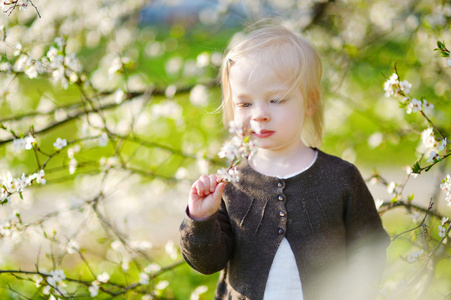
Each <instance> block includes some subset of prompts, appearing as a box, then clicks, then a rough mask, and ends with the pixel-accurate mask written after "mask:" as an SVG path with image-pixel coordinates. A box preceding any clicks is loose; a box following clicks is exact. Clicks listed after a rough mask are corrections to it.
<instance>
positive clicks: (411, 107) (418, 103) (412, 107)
mask: <svg viewBox="0 0 451 300" xmlns="http://www.w3.org/2000/svg"><path fill="white" fill-rule="evenodd" d="M406 100H407V101H408V104H407V113H408V114H411V113H413V112H414V113H416V112H419V111H424V112H426V113H431V112H432V110H433V109H434V104H432V103H429V102H428V101H427V100H426V99H423V100H418V99H416V98H412V100H409V99H408V98H407V99H406Z"/></svg>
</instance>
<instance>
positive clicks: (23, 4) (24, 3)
mask: <svg viewBox="0 0 451 300" xmlns="http://www.w3.org/2000/svg"><path fill="white" fill-rule="evenodd" d="M27 7H28V0H22V1H20V2H19V10H26V9H27Z"/></svg>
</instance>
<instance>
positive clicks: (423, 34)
mask: <svg viewBox="0 0 451 300" xmlns="http://www.w3.org/2000/svg"><path fill="white" fill-rule="evenodd" d="M15 5H16V6H15ZM2 7H3V11H4V12H5V13H3V15H1V17H0V20H1V21H0V22H1V23H0V24H1V25H0V26H1V27H0V39H1V41H0V57H1V60H0V78H1V79H0V96H1V98H0V123H1V124H2V129H0V176H3V177H0V178H2V184H3V185H4V186H7V184H6V183H7V182H8V180H11V178H19V177H21V176H22V174H25V175H24V176H30V175H32V174H35V173H39V171H40V170H44V172H45V175H44V177H43V178H45V184H43V182H42V180H41V179H39V180H38V179H37V177H36V178H35V180H34V181H33V184H31V185H28V186H26V187H25V188H23V190H19V191H18V187H16V188H15V189H14V188H11V187H10V190H9V191H10V192H13V193H12V194H11V195H10V196H9V198H8V199H7V200H8V201H7V202H5V203H4V204H3V205H2V206H0V223H1V224H0V225H1V227H0V228H1V230H0V234H1V239H0V272H1V273H2V274H1V277H0V287H1V289H0V298H1V299H52V298H51V297H54V298H60V299H72V298H73V297H77V298H86V299H89V298H91V296H96V297H98V298H100V299H111V298H114V297H117V298H118V299H119V298H121V299H213V295H214V290H215V286H216V282H217V274H216V275H211V276H203V275H200V274H197V273H196V272H195V271H192V270H191V269H190V268H189V267H188V266H187V265H186V264H185V263H183V259H182V258H181V256H180V253H179V251H178V248H177V247H178V238H179V237H178V227H179V225H180V223H181V221H182V219H183V217H184V212H185V207H186V204H187V194H188V189H189V187H190V185H191V183H192V182H193V181H194V180H195V179H197V177H198V176H199V175H201V174H208V173H212V172H213V173H214V172H216V170H217V169H218V168H220V167H221V166H223V165H225V164H226V163H227V162H226V161H223V160H220V159H219V158H218V156H217V153H218V151H219V150H220V148H221V145H222V143H223V142H224V140H225V139H227V138H228V133H227V130H225V129H224V128H223V125H222V123H221V114H220V111H218V110H217V109H218V107H219V105H220V101H221V94H220V88H219V85H218V82H217V73H218V69H219V65H220V64H221V62H222V59H223V53H224V48H225V47H226V45H227V43H228V42H229V41H230V39H231V38H232V37H233V35H234V34H236V33H237V32H239V31H240V30H242V29H243V28H245V27H246V26H248V25H251V24H253V23H255V22H257V21H261V20H262V19H265V18H271V19H273V20H276V22H279V23H282V24H284V25H285V26H287V27H289V28H292V29H295V30H298V31H299V32H301V33H302V34H303V35H304V36H305V37H306V38H307V39H308V40H309V41H311V42H312V44H313V45H315V46H316V47H317V48H318V49H319V51H320V52H321V53H322V59H323V89H324V94H325V100H326V131H325V136H324V142H323V146H322V148H321V149H322V150H323V151H325V152H328V153H330V154H333V155H336V156H339V157H342V158H343V159H346V160H348V161H350V162H352V163H354V164H356V165H357V166H358V167H359V169H360V170H361V172H362V174H363V176H364V178H365V179H368V185H369V187H370V189H371V191H372V192H373V195H374V198H375V200H376V203H377V204H378V206H379V205H381V204H382V201H383V202H384V204H383V205H382V206H381V207H380V211H381V216H382V220H383V223H384V226H385V228H386V230H387V231H388V233H389V234H390V235H392V236H395V235H396V234H400V233H403V232H405V231H408V232H406V233H404V234H403V235H401V236H400V237H399V238H397V239H396V240H395V241H393V242H392V244H391V245H390V246H389V248H388V259H389V260H388V265H387V270H386V274H385V276H384V280H383V282H382V288H383V289H382V291H381V295H380V297H379V299H449V297H450V293H451V271H450V270H451V260H450V258H451V251H450V240H449V237H445V238H444V239H442V233H441V232H440V228H439V227H438V226H439V225H440V224H441V225H440V226H442V227H443V228H445V229H447V230H448V228H449V222H446V221H445V222H444V223H441V217H451V207H450V206H449V205H448V203H449V201H446V200H445V198H446V195H445V191H443V189H441V188H440V184H442V182H441V180H443V179H444V178H445V177H446V175H447V174H450V173H451V169H450V167H449V163H448V162H447V160H446V159H445V160H443V161H442V162H440V163H438V164H436V165H434V166H433V167H432V168H431V170H430V171H429V172H423V173H422V174H421V175H419V176H418V177H417V178H413V176H410V177H409V179H408V181H406V178H407V177H408V172H407V171H406V170H407V167H408V166H411V165H413V164H414V163H415V162H416V161H417V160H418V159H420V158H421V156H422V155H423V154H424V155H426V156H425V157H424V159H423V160H422V161H421V164H422V165H426V159H427V158H428V156H427V155H428V152H426V150H427V149H425V148H424V145H423V143H422V139H421V133H422V132H423V131H424V130H425V129H426V128H427V127H428V126H430V124H429V125H428V123H427V121H426V120H425V118H424V117H422V116H421V114H420V113H411V114H407V112H406V108H405V107H400V105H399V102H400V101H401V102H402V101H403V99H402V97H398V98H395V97H385V95H384V82H386V80H387V79H388V78H389V77H390V76H391V75H392V73H393V72H394V66H395V64H396V67H397V71H398V73H399V76H400V78H401V80H407V81H408V82H410V83H411V84H412V88H411V89H410V95H412V97H414V98H417V99H427V101H428V102H430V103H432V104H433V105H434V109H433V110H432V111H431V112H430V113H428V115H427V116H428V117H429V118H430V120H431V122H433V124H434V125H435V126H436V129H437V130H439V131H440V132H442V133H443V134H444V135H445V136H448V137H449V135H447V134H449V132H450V131H451V126H450V124H451V123H450V114H451V104H450V98H451V97H450V95H451V84H450V83H451V66H450V65H451V61H450V60H449V57H442V55H441V54H440V52H439V51H434V49H435V48H437V41H441V42H443V43H445V45H446V46H447V47H448V49H449V48H451V46H448V45H451V32H450V23H451V4H449V3H448V2H447V1H438V0H400V1H388V0H387V1H384V0H374V1H358V0H337V1H325V0H316V1H315V0H306V1H303V0H302V1H301V0H299V1H295V0H267V1H234V0H223V1H221V0H210V1H209V0H204V1H202V0H192V1H181V0H169V1H144V0H122V1H116V0H78V1H47V0H34V1H33V2H31V1H12V2H11V1H4V2H3V4H2ZM30 133H31V136H30V135H29V134H30ZM27 138H28V139H30V138H32V139H33V138H34V141H35V143H34V146H33V143H32V142H33V140H28V142H30V143H29V144H28V146H27V144H26V139H27ZM57 138H60V139H62V140H65V142H66V144H64V142H61V143H62V144H59V143H56V141H57ZM20 141H24V142H23V143H22V142H20ZM54 143H56V144H54ZM449 148H450V147H449V146H448V149H449ZM445 151H448V150H445ZM443 153H449V151H448V152H443ZM8 174H9V175H8ZM376 175H377V176H376ZM8 176H9V177H8ZM372 177H373V179H372V180H370V179H371V178H372ZM8 187H9V186H8ZM5 197H6V196H5ZM412 197H413V198H412ZM2 199H4V198H2ZM5 199H6V198H5ZM412 199H413V200H412ZM395 200H398V201H399V204H400V205H399V206H397V207H395V206H393V205H390V203H392V202H395ZM431 201H433V203H434V205H433V207H432V209H431V210H430V211H429V212H428V206H429V203H430V202H431ZM426 212H428V216H427V217H425V214H426ZM422 221H424V223H422ZM422 224H424V225H425V226H421V225H422ZM426 225H427V226H426ZM416 227H418V228H417V229H415V230H412V231H409V230H411V229H414V228H416ZM448 234H449V230H448V231H447V232H446V235H448ZM421 249H423V252H421V253H420V252H419V251H421ZM55 270H63V271H64V276H65V278H66V279H65V280H60V281H58V280H57V282H56V283H54V284H53V285H52V284H51V283H52V282H49V281H48V279H54V278H56V277H55V276H53V277H52V276H50V277H47V276H46V275H45V274H50V272H54V271H55ZM12 271H17V272H12ZM23 271H29V272H31V273H29V274H26V273H24V272H23ZM3 273H4V274H3ZM105 273H107V274H108V279H106V275H104V277H101V276H100V275H102V274H105ZM51 274H54V273H51ZM99 276H100V278H99ZM68 279H71V280H68ZM96 280H97V282H96ZM64 285H65V286H64ZM447 297H448V298H447Z"/></svg>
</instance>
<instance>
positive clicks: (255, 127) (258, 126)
mask: <svg viewBox="0 0 451 300" xmlns="http://www.w3.org/2000/svg"><path fill="white" fill-rule="evenodd" d="M250 124H251V129H252V131H253V132H255V133H257V134H260V133H261V131H262V128H261V124H260V122H257V121H255V120H251V121H250Z"/></svg>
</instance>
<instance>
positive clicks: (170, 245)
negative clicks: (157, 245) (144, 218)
mask: <svg viewBox="0 0 451 300" xmlns="http://www.w3.org/2000/svg"><path fill="white" fill-rule="evenodd" d="M165 251H166V253H167V254H169V256H170V257H171V258H172V259H177V257H178V254H177V248H176V247H175V244H174V241H173V240H169V241H167V243H166V246H165Z"/></svg>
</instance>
